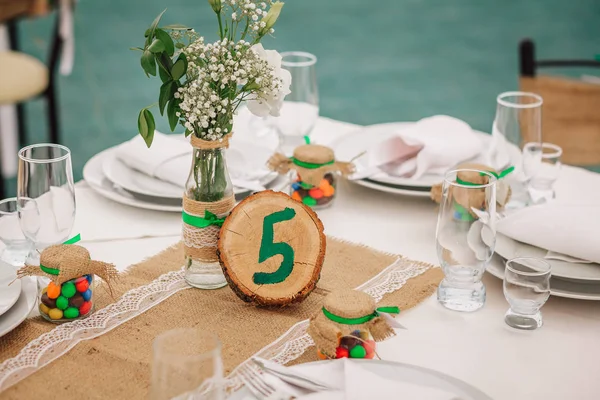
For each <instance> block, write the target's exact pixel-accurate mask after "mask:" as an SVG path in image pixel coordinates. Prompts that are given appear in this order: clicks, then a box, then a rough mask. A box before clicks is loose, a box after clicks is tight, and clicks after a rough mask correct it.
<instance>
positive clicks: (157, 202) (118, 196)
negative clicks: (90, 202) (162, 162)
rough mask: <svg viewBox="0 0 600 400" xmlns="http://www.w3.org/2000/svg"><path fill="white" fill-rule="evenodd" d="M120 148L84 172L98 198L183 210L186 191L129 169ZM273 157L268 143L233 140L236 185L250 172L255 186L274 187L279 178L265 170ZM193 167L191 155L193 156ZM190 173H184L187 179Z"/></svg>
mask: <svg viewBox="0 0 600 400" xmlns="http://www.w3.org/2000/svg"><path fill="white" fill-rule="evenodd" d="M117 148H118V146H115V147H111V148H109V149H106V150H104V151H102V152H100V153H98V154H96V155H95V156H94V157H92V158H91V159H90V160H89V161H88V162H87V163H86V165H85V167H84V168H83V178H84V179H85V181H86V182H87V183H88V185H89V186H90V187H91V188H92V189H93V190H95V191H96V192H97V193H98V194H100V195H102V196H104V197H106V198H109V199H111V200H114V201H116V202H119V203H122V204H127V205H129V206H133V207H138V208H145V209H150V210H158V211H174V212H177V211H178V212H180V211H181V210H182V205H181V199H182V195H183V192H184V188H183V187H179V186H177V185H175V184H173V183H170V182H166V181H163V180H160V179H158V178H155V177H151V176H149V175H146V174H144V173H142V172H140V171H136V170H134V169H132V168H130V167H129V166H127V165H126V164H125V163H124V162H123V161H121V160H120V159H119V158H118V157H117ZM272 154H273V146H272V144H271V143H269V142H265V144H263V143H262V142H260V144H254V143H251V142H247V141H243V140H238V139H237V138H235V137H234V139H233V140H231V142H230V147H229V149H227V152H226V157H227V164H228V166H229V173H230V175H231V177H232V179H233V181H234V186H235V180H236V178H239V179H240V180H242V178H243V175H244V174H245V173H247V172H248V171H253V172H257V171H259V172H260V174H259V175H258V179H256V185H258V186H266V185H269V184H271V183H272V182H273V181H274V180H275V179H276V178H277V174H275V173H274V172H270V171H269V170H267V169H266V162H267V160H268V159H269V157H270V156H271V155H272ZM240 160H244V163H245V164H244V165H240ZM190 164H191V153H190ZM188 173H189V170H185V171H181V174H182V176H187V174H188ZM252 191H253V190H252V189H249V188H242V187H234V192H235V194H236V197H238V196H239V197H243V196H244V195H247V194H249V193H251V192H252Z"/></svg>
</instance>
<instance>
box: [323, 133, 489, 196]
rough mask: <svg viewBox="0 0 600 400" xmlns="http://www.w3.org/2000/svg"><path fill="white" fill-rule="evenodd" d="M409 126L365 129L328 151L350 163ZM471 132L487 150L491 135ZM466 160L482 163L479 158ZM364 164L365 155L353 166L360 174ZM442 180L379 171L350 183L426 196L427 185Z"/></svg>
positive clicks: (437, 177) (334, 145) (434, 175)
mask: <svg viewBox="0 0 600 400" xmlns="http://www.w3.org/2000/svg"><path fill="white" fill-rule="evenodd" d="M412 124H414V122H391V123H385V124H377V125H371V126H366V127H364V128H360V129H358V130H356V131H355V132H353V133H350V134H348V135H344V136H342V137H341V138H339V139H338V140H336V141H335V142H334V143H333V144H332V148H333V150H334V152H335V156H336V158H337V159H339V160H351V159H353V158H354V157H356V156H357V155H359V154H360V153H362V152H364V151H365V150H367V149H366V146H367V145H371V144H372V143H375V142H379V141H383V140H386V139H388V138H390V137H391V136H393V135H395V134H396V132H398V130H400V129H403V128H406V127H407V126H410V125H412ZM474 132H475V133H476V134H477V135H478V137H479V138H480V139H481V140H482V142H483V143H484V148H487V147H489V144H490V143H491V136H490V135H488V134H486V133H483V132H479V131H474ZM365 138H368V141H367V140H365ZM469 161H471V162H481V163H484V160H483V155H481V156H478V157H476V158H474V159H472V160H469ZM367 162H368V158H367V157H365V156H363V157H359V158H358V159H356V160H355V161H354V163H355V165H356V169H357V171H359V172H360V171H361V170H365V169H367V168H368V165H367ZM443 179H444V177H443V175H438V174H425V175H423V176H422V177H421V178H419V179H410V178H402V177H396V176H390V175H388V174H386V173H384V172H381V173H378V174H376V175H373V176H371V177H370V178H367V179H360V180H355V181H354V182H355V183H357V184H359V185H362V186H366V187H369V188H371V189H376V190H380V191H384V192H388V193H395V194H403V195H411V196H420V197H429V192H430V190H431V186H433V185H435V184H437V183H440V182H441V181H442V180H443Z"/></svg>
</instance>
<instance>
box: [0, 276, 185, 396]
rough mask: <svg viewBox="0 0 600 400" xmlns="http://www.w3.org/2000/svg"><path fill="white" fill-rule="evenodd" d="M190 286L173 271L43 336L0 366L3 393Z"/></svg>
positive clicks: (0, 386) (0, 383) (0, 387)
mask: <svg viewBox="0 0 600 400" xmlns="http://www.w3.org/2000/svg"><path fill="white" fill-rule="evenodd" d="M189 287H190V286H189V285H188V284H187V283H186V282H185V279H184V271H183V269H182V270H179V271H171V272H168V273H166V274H164V275H161V276H160V277H158V278H157V279H155V280H154V281H152V282H151V283H150V284H148V285H145V286H140V287H138V288H135V289H132V290H130V291H128V292H127V293H125V294H124V295H123V296H122V297H121V299H119V301H117V302H116V303H113V304H110V305H108V306H106V307H105V308H103V309H101V310H99V311H97V312H95V313H94V314H92V315H91V316H89V317H88V318H85V319H81V320H77V321H73V322H68V323H65V324H62V325H59V326H57V327H56V328H54V329H53V330H51V331H50V332H47V333H44V334H43V335H41V336H40V337H38V338H37V339H35V340H32V341H31V342H30V343H29V344H28V345H27V346H25V347H24V348H23V349H22V350H21V351H20V352H19V354H18V355H16V356H15V357H13V358H9V359H8V360H6V361H4V362H3V363H2V364H0V392H2V391H4V390H6V389H8V388H9V387H10V386H12V385H14V384H15V383H17V382H19V381H20V380H22V379H25V378H26V377H28V376H29V375H31V374H32V373H34V372H36V371H37V370H38V369H40V368H42V367H44V366H45V365H47V364H49V363H51V362H52V361H54V360H56V359H57V358H59V357H60V356H62V355H63V354H65V353H67V352H68V351H69V350H71V349H72V348H73V347H75V345H77V344H78V343H79V342H81V341H83V340H88V339H93V338H95V337H98V336H100V335H103V334H105V333H106V332H109V331H111V330H112V329H114V328H116V327H117V326H119V325H121V324H123V323H125V322H127V321H129V320H130V319H132V318H135V317H136V316H138V315H140V314H142V313H144V312H145V311H147V310H148V309H150V308H152V307H154V306H156V305H157V304H159V303H161V302H162V301H164V300H165V299H167V298H169V297H170V296H172V295H173V294H175V293H177V292H179V291H180V290H183V289H187V288H189Z"/></svg>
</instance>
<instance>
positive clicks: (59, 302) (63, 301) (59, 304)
mask: <svg viewBox="0 0 600 400" xmlns="http://www.w3.org/2000/svg"><path fill="white" fill-rule="evenodd" d="M67 307H69V299H67V298H66V297H65V296H58V299H56V308H58V309H59V310H66V309H67Z"/></svg>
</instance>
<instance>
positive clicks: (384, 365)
mask: <svg viewBox="0 0 600 400" xmlns="http://www.w3.org/2000/svg"><path fill="white" fill-rule="evenodd" d="M355 361H357V362H360V363H362V364H364V367H365V368H366V369H367V370H369V372H372V373H374V374H376V375H378V376H380V377H382V378H386V379H390V380H395V381H400V382H408V383H412V384H414V385H421V386H426V387H431V388H435V389H440V390H444V391H446V392H449V393H451V394H454V395H455V396H456V397H457V398H460V399H461V400H492V398H491V397H489V396H488V395H486V394H485V393H483V392H482V391H481V390H479V389H477V388H475V387H474V386H472V385H469V384H468V383H466V382H463V381H461V380H459V379H457V378H454V377H451V376H449V375H446V374H443V373H441V372H438V371H434V370H432V369H428V368H423V367H418V366H416V365H409V364H403V363H397V362H391V361H380V360H355ZM328 362H331V361H316V362H311V363H306V364H300V365H295V366H293V367H291V368H292V369H298V370H308V369H315V368H319V367H321V366H322V364H324V363H328ZM247 398H250V399H252V398H254V396H252V395H251V394H250V391H249V390H248V389H246V388H242V389H240V390H238V391H237V392H236V393H235V394H234V395H233V396H231V397H230V400H239V399H247ZM398 398H401V396H399V397H398Z"/></svg>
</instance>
